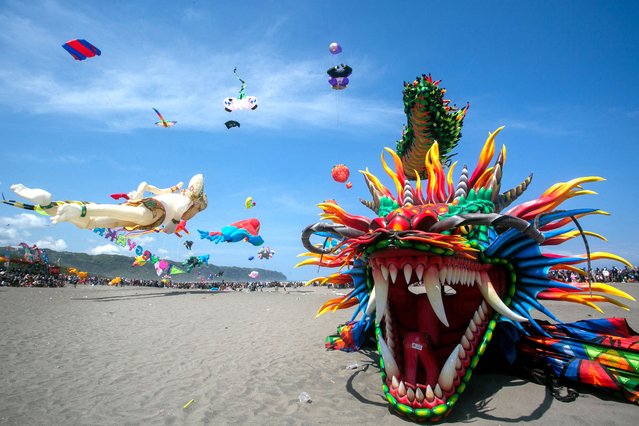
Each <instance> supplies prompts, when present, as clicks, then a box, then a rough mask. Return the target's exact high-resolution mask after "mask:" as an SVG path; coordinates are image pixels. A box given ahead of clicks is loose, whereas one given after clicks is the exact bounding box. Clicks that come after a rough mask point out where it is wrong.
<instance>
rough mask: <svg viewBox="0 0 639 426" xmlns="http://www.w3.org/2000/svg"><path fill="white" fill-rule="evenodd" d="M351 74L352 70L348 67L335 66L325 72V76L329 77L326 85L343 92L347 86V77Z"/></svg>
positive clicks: (342, 65)
mask: <svg viewBox="0 0 639 426" xmlns="http://www.w3.org/2000/svg"><path fill="white" fill-rule="evenodd" d="M352 73H353V68H351V67H349V66H348V65H344V64H341V65H336V66H334V67H331V68H329V69H328V71H326V74H328V76H329V77H330V78H329V79H328V83H329V84H330V85H331V86H332V87H333V89H334V90H343V89H346V86H348V82H349V80H348V77H349V76H350V75H351V74H352Z"/></svg>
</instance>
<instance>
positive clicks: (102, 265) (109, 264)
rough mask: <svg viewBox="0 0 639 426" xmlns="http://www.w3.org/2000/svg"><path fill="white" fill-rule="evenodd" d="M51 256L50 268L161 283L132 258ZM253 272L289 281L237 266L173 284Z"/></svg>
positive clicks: (213, 268)
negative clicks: (53, 266)
mask: <svg viewBox="0 0 639 426" xmlns="http://www.w3.org/2000/svg"><path fill="white" fill-rule="evenodd" d="M44 251H46V252H47V255H48V256H49V263H50V264H58V263H59V265H60V266H62V267H63V268H76V269H78V270H79V271H86V272H88V273H89V274H91V275H98V276H104V277H122V278H134V279H136V278H137V279H140V280H157V279H158V276H157V274H156V273H155V269H154V268H153V265H152V264H151V263H150V262H149V263H147V264H146V265H144V266H137V267H133V266H131V263H133V258H132V257H129V256H121V255H115V254H98V255H91V254H86V253H71V252H68V251H55V250H50V249H44ZM169 263H170V264H172V265H175V266H176V267H178V268H180V269H183V267H182V265H181V264H180V263H178V262H172V261H169ZM251 271H258V272H259V273H260V277H259V280H260V281H286V275H284V274H283V273H281V272H278V271H271V270H268V269H260V268H250V269H249V268H240V267H237V266H220V265H212V264H209V266H202V267H197V268H195V269H193V270H192V271H191V273H189V274H179V275H173V276H172V278H173V281H176V282H187V281H198V280H199V278H200V277H204V279H206V280H207V281H209V279H208V277H209V276H210V275H213V278H212V279H211V280H213V281H222V280H225V281H252V279H251V278H249V276H248V274H249V272H251ZM220 272H223V275H222V276H221V277H215V275H216V274H218V273H220Z"/></svg>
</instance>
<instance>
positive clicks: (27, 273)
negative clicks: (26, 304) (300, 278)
mask: <svg viewBox="0 0 639 426" xmlns="http://www.w3.org/2000/svg"><path fill="white" fill-rule="evenodd" d="M112 280H113V279H112V278H106V277H98V276H94V275H88V276H87V277H86V278H81V277H78V275H76V274H67V273H54V272H51V271H50V270H49V269H48V268H47V267H46V266H44V265H40V264H33V265H28V266H22V267H20V268H9V269H7V268H6V267H5V266H0V286H2V287H68V286H73V287H77V286H78V285H85V286H87V285H88V286H105V285H114V286H118V287H129V286H137V287H157V288H177V289H199V290H210V289H211V288H217V289H219V290H233V291H242V290H247V291H263V290H264V289H275V290H277V289H280V288H283V289H284V290H286V289H287V288H297V287H300V286H303V285H304V283H303V282H281V281H269V282H266V281H259V282H255V281H252V282H248V281H247V282H241V281H225V280H222V281H216V282H213V281H194V282H174V281H172V280H167V279H162V280H140V279H133V278H122V279H121V280H120V281H119V282H118V283H117V284H112Z"/></svg>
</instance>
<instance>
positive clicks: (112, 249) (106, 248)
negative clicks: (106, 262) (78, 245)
mask: <svg viewBox="0 0 639 426" xmlns="http://www.w3.org/2000/svg"><path fill="white" fill-rule="evenodd" d="M89 254H94V255H95V254H122V250H121V248H119V247H117V246H115V245H113V244H103V245H101V246H97V247H93V248H92V249H90V250H89Z"/></svg>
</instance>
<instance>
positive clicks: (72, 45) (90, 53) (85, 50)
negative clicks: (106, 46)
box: [62, 39, 102, 61]
mask: <svg viewBox="0 0 639 426" xmlns="http://www.w3.org/2000/svg"><path fill="white" fill-rule="evenodd" d="M62 47H63V48H64V50H66V51H67V52H69V53H70V54H71V56H73V57H74V58H75V60H76V61H84V60H85V59H86V58H93V57H94V56H96V55H97V56H100V55H101V54H102V52H100V49H98V48H97V47H95V46H94V45H92V44H91V43H89V42H88V41H86V40H80V39H75V40H69V41H67V42H66V43H64V44H63V45H62Z"/></svg>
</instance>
